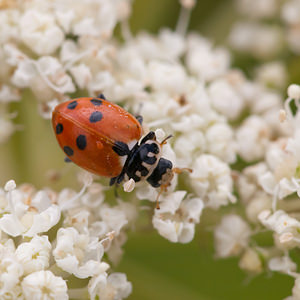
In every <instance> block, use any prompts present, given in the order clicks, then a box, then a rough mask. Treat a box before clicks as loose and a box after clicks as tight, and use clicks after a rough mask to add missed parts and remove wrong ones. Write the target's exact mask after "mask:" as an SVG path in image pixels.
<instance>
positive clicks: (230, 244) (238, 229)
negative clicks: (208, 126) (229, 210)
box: [215, 215, 251, 257]
mask: <svg viewBox="0 0 300 300" xmlns="http://www.w3.org/2000/svg"><path fill="white" fill-rule="evenodd" d="M250 234H251V229H250V227H249V225H248V224H247V223H246V222H245V221H244V220H243V219H242V218H241V217H239V216H237V215H227V216H225V217H223V218H222V220H221V223H220V224H219V225H218V226H217V227H216V229H215V247H216V253H217V255H218V256H219V257H228V256H236V255H239V254H240V253H241V252H242V250H243V249H244V248H246V247H247V246H248V243H249V238H250Z"/></svg>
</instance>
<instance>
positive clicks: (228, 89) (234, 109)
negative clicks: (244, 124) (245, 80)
mask: <svg viewBox="0 0 300 300" xmlns="http://www.w3.org/2000/svg"><path fill="white" fill-rule="evenodd" d="M208 93H209V96H210V98H211V102H212V105H213V107H214V108H215V109H216V110H217V111H218V112H220V113H221V114H223V115H224V116H226V117H227V118H228V119H229V120H234V119H236V118H238V117H239V115H240V114H241V112H242V110H243V108H244V101H243V98H242V97H241V96H240V95H239V94H238V93H237V92H236V91H235V90H234V88H233V87H232V86H231V85H230V84H229V83H228V82H227V81H226V80H223V79H218V80H215V81H213V82H212V83H211V84H210V86H209V88H208Z"/></svg>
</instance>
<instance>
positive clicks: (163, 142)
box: [160, 134, 173, 146]
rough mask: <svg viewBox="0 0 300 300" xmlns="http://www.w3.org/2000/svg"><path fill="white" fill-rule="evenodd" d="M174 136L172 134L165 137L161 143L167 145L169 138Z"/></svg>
mask: <svg viewBox="0 0 300 300" xmlns="http://www.w3.org/2000/svg"><path fill="white" fill-rule="evenodd" d="M172 137H173V135H172V134H170V135H168V136H167V137H166V138H164V139H163V141H162V142H161V143H160V145H161V146H163V145H165V144H166V143H167V140H168V139H170V138H172Z"/></svg>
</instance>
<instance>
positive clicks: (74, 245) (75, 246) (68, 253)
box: [53, 227, 107, 278]
mask: <svg viewBox="0 0 300 300" xmlns="http://www.w3.org/2000/svg"><path fill="white" fill-rule="evenodd" d="M103 254H104V249H103V246H102V244H101V242H99V241H98V239H97V238H93V237H90V236H89V235H88V234H80V233H79V232H78V231H77V230H76V229H75V228H73V227H68V228H60V229H59V230H58V232H57V244H56V247H55V249H54V250H53V256H54V258H55V261H56V263H57V265H58V266H59V267H60V268H62V269H63V270H64V271H66V272H69V273H71V274H74V275H75V276H76V277H78V278H87V277H89V276H93V275H95V274H99V273H100V272H101V270H102V269H103V266H107V264H106V263H103V262H101V258H102V256H103Z"/></svg>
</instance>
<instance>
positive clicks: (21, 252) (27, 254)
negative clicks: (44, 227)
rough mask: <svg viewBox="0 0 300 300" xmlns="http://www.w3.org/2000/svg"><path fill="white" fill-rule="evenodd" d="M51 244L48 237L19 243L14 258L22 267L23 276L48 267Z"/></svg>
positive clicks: (44, 236)
mask: <svg viewBox="0 0 300 300" xmlns="http://www.w3.org/2000/svg"><path fill="white" fill-rule="evenodd" d="M50 250H51V244H50V242H49V241H48V236H46V235H43V236H38V235H36V236H34V237H33V238H32V240H31V241H30V242H27V243H21V244H20V245H19V246H18V248H17V249H16V256H17V259H18V261H19V262H20V263H22V265H23V269H24V275H27V274H30V273H33V272H35V271H41V270H44V269H46V268H48V267H49V258H50Z"/></svg>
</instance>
